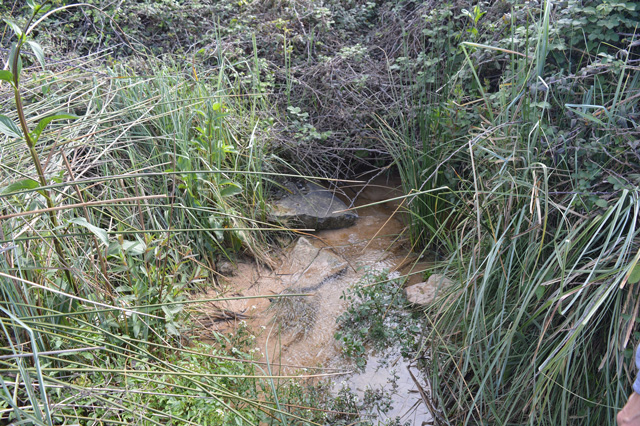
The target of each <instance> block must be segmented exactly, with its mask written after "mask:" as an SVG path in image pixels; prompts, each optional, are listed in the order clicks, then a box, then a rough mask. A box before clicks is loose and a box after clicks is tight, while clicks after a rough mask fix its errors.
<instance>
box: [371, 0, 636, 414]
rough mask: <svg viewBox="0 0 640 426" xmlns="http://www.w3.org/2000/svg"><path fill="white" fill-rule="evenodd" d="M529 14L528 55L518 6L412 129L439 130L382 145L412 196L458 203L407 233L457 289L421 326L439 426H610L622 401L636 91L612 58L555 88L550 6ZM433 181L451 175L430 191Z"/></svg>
mask: <svg viewBox="0 0 640 426" xmlns="http://www.w3.org/2000/svg"><path fill="white" fill-rule="evenodd" d="M537 12H538V16H537V17H536V18H535V19H532V21H531V22H530V23H528V24H527V25H528V26H527V31H528V32H527V33H524V35H525V36H526V39H525V40H524V41H523V40H522V37H523V33H522V32H518V31H521V28H522V27H520V29H517V28H516V27H517V24H516V16H523V14H525V15H527V16H529V17H532V16H535V15H534V14H533V11H532V10H531V9H527V6H526V5H521V6H520V8H516V7H514V8H512V9H511V13H512V15H511V16H512V21H511V24H510V27H509V28H508V29H507V31H510V32H511V37H510V38H506V39H505V40H501V41H500V42H499V43H497V42H496V41H495V40H494V41H493V43H494V44H482V43H478V42H476V41H471V40H470V41H468V42H463V43H462V44H461V48H460V49H461V50H460V51H459V53H460V54H462V55H463V57H464V62H463V64H462V65H461V66H460V67H459V68H458V69H456V70H454V71H453V72H452V73H451V74H449V75H448V76H446V78H445V80H446V82H445V83H443V85H442V86H441V87H440V89H439V90H440V92H443V91H448V93H447V96H444V97H442V98H438V97H436V96H433V97H432V99H431V101H430V103H429V104H427V105H426V108H425V111H426V114H416V115H415V121H409V126H407V127H408V128H414V129H420V128H421V126H425V125H427V126H429V125H431V124H430V123H434V119H435V118H436V117H437V118H439V121H437V122H436V126H435V127H434V128H436V129H437V128H439V127H441V128H443V130H440V131H432V132H428V133H420V132H413V133H406V136H405V135H403V136H402V137H398V136H397V133H393V132H386V133H385V134H384V136H383V138H385V139H386V140H387V144H388V146H389V152H390V153H391V154H392V155H393V156H394V159H395V162H396V164H397V165H398V168H399V170H400V173H401V174H403V179H404V180H405V182H406V185H407V187H408V188H416V187H418V188H420V187H425V186H428V185H431V186H436V187H437V186H440V185H443V184H444V185H447V186H448V188H449V189H448V190H449V191H450V192H451V193H455V194H456V199H457V200H459V201H457V202H456V203H455V204H453V205H452V204H449V205H447V204H443V205H442V211H441V212H440V214H442V216H441V217H442V219H439V220H438V215H437V214H436V215H434V211H435V210H436V208H435V206H436V204H435V202H436V201H437V200H438V198H437V197H436V196H433V195H431V194H430V195H429V200H430V204H426V205H425V207H424V208H423V209H422V210H419V209H418V208H417V206H414V207H413V210H412V214H413V219H412V220H411V224H410V225H411V234H412V235H413V236H414V238H415V236H417V235H435V237H434V238H433V240H427V242H428V243H430V244H431V247H432V248H436V247H437V248H439V249H440V250H443V249H445V250H444V251H445V253H446V254H445V260H444V261H443V262H441V263H440V265H439V268H440V269H441V270H442V271H443V272H444V273H446V274H448V275H449V276H450V277H452V278H454V281H455V282H456V285H455V286H453V287H452V288H450V289H449V291H448V292H445V293H444V294H442V295H441V296H440V297H439V298H438V299H437V300H436V301H435V302H434V304H433V305H431V306H430V307H429V308H428V309H426V312H425V318H426V321H427V322H428V324H429V326H428V330H427V336H426V338H425V347H424V349H423V352H422V356H423V358H424V359H425V363H426V370H427V376H428V378H429V380H430V382H431V390H432V398H433V400H434V401H433V405H434V407H436V410H437V412H436V413H434V415H435V416H436V419H437V421H438V423H439V424H449V425H454V424H455V425H470V424H501V425H507V424H530V425H534V424H535V425H572V424H593V425H596V424H597V425H603V424H614V423H615V413H616V411H617V410H619V409H620V408H621V407H622V405H623V404H624V401H625V400H626V397H627V395H628V393H629V392H630V390H631V387H630V385H631V380H630V379H631V374H629V373H630V371H631V370H632V365H633V357H632V355H633V350H632V349H633V348H634V347H635V345H636V343H637V339H638V333H637V324H636V321H637V317H638V315H637V306H638V303H640V302H639V299H638V297H637V286H638V278H637V276H636V275H637V262H638V253H640V235H639V234H638V231H639V229H638V213H639V212H640V200H639V196H640V192H639V191H638V189H637V186H636V182H635V178H633V177H632V176H634V173H637V171H638V168H637V161H636V160H634V159H633V157H634V153H633V151H632V150H629V145H628V143H629V142H630V141H631V140H632V139H633V138H634V137H637V130H636V131H634V130H633V129H634V128H635V129H637V123H636V122H635V121H633V119H632V118H630V116H629V114H628V103H629V102H633V101H632V99H635V97H636V96H637V94H638V90H639V87H640V86H638V80H639V78H640V77H639V76H638V72H637V69H636V68H634V67H631V66H629V63H628V60H627V59H626V58H627V57H626V56H625V54H624V53H623V54H622V55H621V56H620V58H621V59H619V60H617V61H613V62H610V63H604V64H603V63H602V62H601V60H600V59H599V58H598V57H587V58H586V60H585V64H586V63H589V64H590V65H589V66H590V67H595V68H597V69H600V70H601V74H600V75H599V76H598V77H594V78H579V77H576V78H575V79H574V80H569V79H564V80H563V79H561V78H560V77H558V75H562V72H567V71H566V70H558V69H557V68H554V65H555V64H554V62H553V61H550V60H549V55H550V51H551V47H552V46H553V45H554V43H555V45H557V42H558V40H557V38H556V39H555V40H552V39H551V35H552V34H556V36H558V35H557V34H558V32H557V31H556V30H555V29H554V25H557V22H556V21H555V19H556V18H557V16H556V15H554V13H555V12H554V10H553V8H552V4H551V2H544V4H543V5H542V6H541V8H540V9H539V10H537ZM560 36H562V35H560ZM467 39H469V37H467ZM472 40H473V39H472ZM509 40H510V41H509ZM518 40H519V41H518ZM509 43H511V44H509ZM555 54H556V55H557V51H556V52H555ZM491 55H493V57H494V58H495V60H496V61H501V63H502V64H503V68H502V73H501V79H500V83H499V84H498V85H494V87H491V86H490V85H489V84H488V83H487V81H486V80H485V79H483V77H482V72H483V71H484V70H486V68H483V67H486V63H487V62H489V60H488V59H487V58H488V57H491ZM586 55H587V56H588V53H586ZM479 58H482V60H483V63H481V64H478V62H479ZM554 58H556V59H557V56H555V57H554ZM452 60H453V59H452ZM584 66H585V67H586V68H589V67H588V66H586V65H584ZM443 68H445V69H446V66H443ZM551 72H553V73H554V75H551ZM569 72H571V71H569ZM573 75H574V76H580V75H584V74H580V73H579V72H578V71H576V73H575V74H573ZM447 78H448V80H447ZM558 81H560V83H558ZM461 82H464V83H465V85H464V87H465V88H466V90H467V92H466V93H464V97H463V98H462V99H464V102H460V101H459V99H460V94H459V92H458V90H459V89H456V86H457V85H458V84H461ZM554 82H555V85H554ZM458 87H459V86H458ZM447 98H448V99H447ZM452 100H453V101H455V105H456V106H457V108H458V114H457V115H464V116H465V117H466V120H468V121H470V122H469V123H468V125H467V126H466V129H463V132H465V131H466V132H467V134H466V135H464V133H463V132H461V133H459V136H460V137H459V138H455V137H454V138H450V137H448V136H450V134H451V132H452V131H453V130H455V129H458V130H460V127H459V125H460V122H457V121H456V120H455V119H454V118H452V116H449V117H447V116H442V115H439V112H440V111H442V110H443V108H446V107H450V106H451V101H452ZM415 105H416V107H422V106H423V104H421V103H416V104H415ZM632 134H633V135H635V136H631V135H632ZM443 135H446V136H444V137H443ZM398 140H400V141H401V143H398ZM394 146H395V147H398V148H396V149H393V147H394ZM433 170H454V171H455V174H454V175H453V179H451V180H450V181H444V182H442V183H440V182H438V181H437V175H435V174H434V173H433ZM418 201H420V200H419V199H418ZM418 205H420V204H418ZM450 206H452V207H453V209H451V210H450V209H448V207H450ZM452 218H455V220H451V219H452ZM442 230H446V232H445V233H442ZM438 238H440V240H439V241H438ZM435 241H438V243H439V244H435V245H434V242H435Z"/></svg>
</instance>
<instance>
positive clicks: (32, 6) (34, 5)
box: [27, 0, 36, 10]
mask: <svg viewBox="0 0 640 426" xmlns="http://www.w3.org/2000/svg"><path fill="white" fill-rule="evenodd" d="M27 6H29V7H30V8H31V10H33V9H35V8H36V4H35V2H34V1H33V0H27Z"/></svg>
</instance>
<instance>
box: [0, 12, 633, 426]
mask: <svg viewBox="0 0 640 426" xmlns="http://www.w3.org/2000/svg"><path fill="white" fill-rule="evenodd" d="M0 14H2V16H3V17H6V18H7V20H6V21H5V26H4V28H3V31H2V33H1V35H0V40H1V42H0V45H2V46H3V50H2V51H3V53H4V54H5V57H4V63H3V65H4V64H6V66H5V67H4V69H3V70H1V71H0V144H1V146H2V148H1V149H0V183H1V185H2V191H1V192H0V264H1V266H0V292H1V293H0V312H1V313H0V324H1V325H2V333H0V370H1V372H0V384H1V385H2V389H1V390H0V419H1V421H2V422H5V421H7V422H14V423H15V424H34V425H53V424H77V423H80V424H99V423H103V424H257V423H259V422H264V423H265V424H352V423H353V422H354V421H357V420H356V419H357V416H355V415H353V413H355V412H357V410H359V409H360V407H359V406H358V405H357V404H356V403H355V401H353V400H351V399H350V398H351V397H352V396H349V394H348V393H345V394H344V395H342V394H341V395H342V396H340V397H336V398H327V392H328V391H327V388H326V387H327V386H328V385H326V384H321V385H317V383H315V382H309V383H305V382H303V380H302V379H300V380H291V379H278V378H274V377H272V374H271V371H270V368H269V367H270V366H269V365H265V364H261V363H258V362H257V361H256V357H257V355H256V354H255V353H254V352H252V351H253V349H254V348H253V347H252V343H251V337H250V336H251V335H250V331H248V330H245V329H241V330H240V333H237V334H236V335H235V336H220V335H217V336H216V339H217V343H215V344H212V345H211V346H205V345H202V344H200V343H198V342H196V341H195V340H190V336H189V334H188V332H187V330H188V326H189V322H190V321H191V315H192V310H191V309H190V306H191V304H192V303H193V302H192V301H191V298H190V296H189V292H190V291H193V290H196V289H198V288H201V287H203V286H209V285H214V284H215V268H216V262H218V261H219V260H221V259H224V258H233V257H234V256H236V255H238V254H240V253H249V254H251V255H252V256H254V257H256V258H258V259H260V260H261V261H264V262H267V263H268V262H269V261H270V258H269V256H268V255H267V253H268V251H269V250H270V248H269V245H270V244H273V241H275V240H276V239H275V238H273V236H274V234H275V233H276V232H280V231H281V230H282V229H281V228H280V227H278V226H276V225H273V224H268V223H267V217H268V194H269V190H270V187H271V186H272V185H274V183H276V182H275V181H277V180H278V179H280V178H281V177H282V176H284V175H287V174H294V175H297V174H305V175H309V176H315V177H332V178H338V179H340V178H347V177H348V178H362V179H365V180H366V179H369V178H370V177H371V176H377V175H381V174H383V173H398V174H399V175H400V176H401V177H402V180H403V186H404V190H405V192H406V194H407V198H406V199H405V200H404V202H403V207H404V208H405V209H406V212H407V218H408V219H407V220H408V225H409V226H408V232H407V235H408V238H409V239H410V242H411V246H412V247H413V248H414V249H415V250H416V251H420V252H426V251H430V252H435V253H436V255H437V258H438V259H439V263H438V265H436V268H437V269H439V270H440V272H443V273H445V274H447V275H448V276H449V277H451V278H452V279H454V281H455V282H456V283H457V284H456V285H455V286H454V287H452V288H450V289H449V290H448V291H447V293H446V294H444V295H442V297H440V298H439V299H437V300H436V301H435V302H434V303H433V304H432V305H431V306H429V307H427V308H426V309H425V312H424V315H423V316H422V318H421V321H419V322H416V323H415V324H419V323H423V324H426V325H425V326H424V328H423V329H422V330H419V332H418V330H409V329H408V328H407V327H403V328H400V327H396V328H395V329H394V327H393V326H392V325H393V324H397V323H398V322H399V321H403V320H404V319H405V317H403V316H402V315H406V314H404V313H403V311H402V309H401V308H403V302H402V298H401V291H400V290H401V281H400V280H389V279H388V277H386V276H384V275H380V276H377V275H369V276H368V277H367V278H366V280H367V281H366V282H361V283H358V284H356V285H354V287H353V289H352V290H351V291H350V292H349V293H348V294H345V297H346V298H347V299H348V298H351V299H352V300H353V301H357V302H358V303H357V305H356V304H354V305H352V306H351V308H350V309H349V310H348V311H347V312H346V313H345V314H344V315H343V316H342V317H341V322H342V324H343V328H342V329H341V331H340V335H339V338H340V339H341V340H342V341H343V343H344V347H345V349H346V351H347V353H349V354H351V355H352V356H354V357H355V358H357V359H361V357H360V355H361V354H362V353H363V351H364V347H365V346H366V345H372V344H373V345H375V343H376V342H385V341H387V340H385V339H388V338H389V337H390V336H391V340H394V339H395V340H404V343H405V344H406V346H405V347H406V348H407V352H410V351H409V348H412V350H414V351H415V352H413V353H411V354H409V353H408V354H407V355H410V356H413V357H416V358H422V359H424V361H425V375H426V376H427V377H428V379H429V380H430V382H431V391H432V394H431V397H432V405H433V406H434V407H436V409H437V412H435V413H434V415H435V417H436V421H437V422H438V423H439V424H451V425H453V424H455V425H471V424H549V425H573V424H581V425H582V424H593V425H603V424H604V425H607V424H613V422H614V419H615V415H614V414H615V412H616V410H617V409H618V408H619V407H621V405H622V403H623V401H624V400H625V398H626V396H627V394H628V392H629V389H630V381H631V376H632V369H631V368H630V365H631V361H632V349H633V348H634V346H635V345H636V344H637V342H638V341H639V340H640V332H639V330H638V325H637V322H638V319H639V316H638V306H639V304H640V299H639V298H638V295H637V293H638V292H637V288H638V285H639V282H640V278H639V274H638V270H639V268H640V267H639V266H638V260H639V257H640V254H638V253H640V239H639V236H638V223H637V221H638V214H639V211H640V201H639V195H640V194H639V191H638V184H639V183H640V156H639V153H638V140H639V139H640V132H639V131H638V128H639V119H640V113H639V112H638V108H639V104H638V101H639V99H640V73H639V72H638V67H639V66H640V56H639V54H640V50H639V49H640V41H639V40H640V37H639V36H638V35H637V32H638V28H637V23H638V22H640V7H639V6H638V5H637V4H636V2H631V1H613V0H588V1H580V2H578V1H574V0H563V1H558V2H551V1H548V0H546V1H541V2H524V1H519V0H501V1H496V2H471V1H467V0H460V1H452V2H436V1H435V0H422V1H405V0H400V1H364V0H327V1H324V2H319V1H313V0H300V1H289V0H283V1H267V2H259V1H224V0H223V1H212V2H205V1H203V2H189V1H180V0H163V1H151V0H140V1H136V2H105V1H101V0H88V1H87V4H85V5H83V6H75V5H73V3H72V2H70V1H65V0H55V1H51V2H46V3H45V4H39V3H38V2H36V1H33V0H26V1H13V2H11V1H5V2H3V3H0ZM4 47H6V48H7V49H6V51H5V49H4ZM419 314H422V312H420V313H419ZM397 315H400V317H397ZM413 316H414V317H415V316H416V313H413ZM412 324H414V323H412ZM398 330H400V331H402V332H406V334H397V333H396V332H397V331H398ZM394 333H396V334H394ZM418 336H422V337H421V338H419V337H418ZM414 339H415V342H414V341H413V340H414ZM323 386H324V388H323ZM322 410H325V411H322ZM340 422H342V423H340Z"/></svg>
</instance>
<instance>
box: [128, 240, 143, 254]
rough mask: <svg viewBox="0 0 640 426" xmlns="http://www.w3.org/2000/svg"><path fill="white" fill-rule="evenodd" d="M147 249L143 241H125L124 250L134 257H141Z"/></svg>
mask: <svg viewBox="0 0 640 426" xmlns="http://www.w3.org/2000/svg"><path fill="white" fill-rule="evenodd" d="M146 249H147V246H146V245H145V244H144V243H143V242H142V241H123V242H122V250H123V251H124V252H125V253H127V254H130V255H132V256H137V255H141V254H143V253H144V251H145V250H146Z"/></svg>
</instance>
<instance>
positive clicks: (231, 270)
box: [216, 259, 236, 277]
mask: <svg viewBox="0 0 640 426" xmlns="http://www.w3.org/2000/svg"><path fill="white" fill-rule="evenodd" d="M216 270H217V271H218V273H220V274H221V275H224V276H226V277H232V276H234V275H235V273H236V266H235V265H234V264H233V263H231V262H230V261H228V260H227V259H223V260H219V261H218V263H217V264H216Z"/></svg>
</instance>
